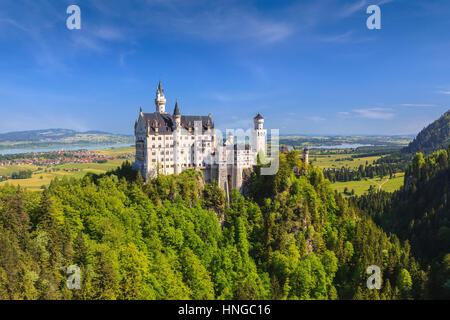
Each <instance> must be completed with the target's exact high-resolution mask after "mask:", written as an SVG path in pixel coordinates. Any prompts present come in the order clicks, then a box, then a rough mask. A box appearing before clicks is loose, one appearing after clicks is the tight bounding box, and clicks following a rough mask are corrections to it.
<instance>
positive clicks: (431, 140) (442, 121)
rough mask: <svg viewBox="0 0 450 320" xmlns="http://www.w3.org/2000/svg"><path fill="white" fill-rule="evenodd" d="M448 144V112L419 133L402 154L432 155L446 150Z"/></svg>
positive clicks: (449, 137)
mask: <svg viewBox="0 0 450 320" xmlns="http://www.w3.org/2000/svg"><path fill="white" fill-rule="evenodd" d="M449 144H450V110H449V111H447V112H446V113H444V114H443V115H442V116H441V117H440V118H439V119H437V120H436V121H434V122H433V123H431V124H430V125H428V126H427V127H426V128H425V129H423V130H422V131H420V132H419V134H418V135H417V137H416V138H415V139H414V140H413V141H412V142H411V143H410V144H409V145H408V147H406V148H404V149H403V150H402V151H403V152H404V153H416V152H422V153H426V154H429V153H432V152H434V151H437V150H440V149H446V148H447V147H448V145H449Z"/></svg>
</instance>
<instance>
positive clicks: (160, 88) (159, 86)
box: [157, 80, 164, 95]
mask: <svg viewBox="0 0 450 320" xmlns="http://www.w3.org/2000/svg"><path fill="white" fill-rule="evenodd" d="M157 92H159V93H161V94H163V95H164V89H163V87H162V85H161V80H159V84H158V91H157Z"/></svg>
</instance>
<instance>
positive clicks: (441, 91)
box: [438, 90, 450, 94]
mask: <svg viewBox="0 0 450 320" xmlns="http://www.w3.org/2000/svg"><path fill="white" fill-rule="evenodd" d="M438 93H440V94H450V90H440V91H438Z"/></svg>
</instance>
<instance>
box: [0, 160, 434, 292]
mask: <svg viewBox="0 0 450 320" xmlns="http://www.w3.org/2000/svg"><path fill="white" fill-rule="evenodd" d="M329 184H330V182H329V181H328V180H326V179H324V176H323V173H322V172H321V170H320V169H316V168H313V167H311V166H309V165H306V164H304V163H303V162H302V161H301V160H300V156H299V153H297V152H291V153H288V154H287V155H282V156H281V159H280V171H279V173H278V174H277V175H275V176H270V177H269V176H260V175H259V169H258V168H257V169H256V171H255V174H254V176H253V177H252V181H251V182H250V183H249V185H248V189H247V195H246V196H245V197H244V196H242V195H240V194H239V193H238V192H237V191H236V190H234V191H233V192H232V194H231V200H230V203H229V204H228V203H227V202H226V201H225V196H224V194H223V192H222V191H221V190H220V189H219V188H217V186H216V185H215V184H212V185H211V184H205V183H204V182H203V180H202V177H201V174H200V173H198V172H195V171H185V172H183V173H182V174H180V175H173V176H160V177H158V178H156V179H154V180H152V181H150V182H149V183H147V184H144V183H143V181H142V178H141V177H140V176H137V177H136V174H135V173H134V172H133V171H132V170H131V168H130V165H129V164H125V165H123V166H122V167H121V168H120V169H118V170H116V171H115V172H111V173H109V174H107V175H102V176H95V175H90V176H86V177H85V178H83V179H81V180H75V179H71V180H68V179H66V180H55V181H53V182H52V184H51V185H50V187H49V188H48V190H45V191H44V192H43V193H42V194H38V193H30V192H27V191H25V190H21V189H16V188H12V187H3V188H0V299H338V298H341V299H352V298H355V299H362V298H368V299H378V298H381V299H396V298H423V297H425V296H424V292H425V291H424V290H423V288H424V286H425V285H426V273H425V272H424V271H422V270H421V269H420V267H419V265H418V264H417V263H416V261H415V259H414V258H412V256H411V255H410V252H409V251H410V247H409V244H408V242H405V243H401V242H400V241H399V239H398V238H397V237H396V236H394V235H387V234H386V233H385V232H384V231H383V230H382V229H381V228H379V227H377V226H376V225H375V224H374V223H373V222H372V220H371V219H370V218H369V217H367V216H365V215H364V214H361V213H360V211H359V209H357V207H356V206H355V205H353V204H351V203H349V202H348V201H347V200H346V199H344V198H343V197H342V196H340V195H339V194H337V193H333V191H332V190H331V189H330V186H329ZM261 195H263V196H261ZM73 264H76V265H78V266H80V268H81V270H82V275H83V278H82V286H81V290H73V291H71V290H69V289H68V288H67V287H66V280H67V275H66V274H65V270H66V268H67V267H68V266H69V265H73ZM369 265H378V266H379V267H380V268H381V270H382V273H383V277H382V279H383V283H382V289H381V290H380V291H377V290H369V289H367V287H366V280H367V278H368V275H367V274H366V269H367V267H368V266H369Z"/></svg>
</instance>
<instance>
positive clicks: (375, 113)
mask: <svg viewBox="0 0 450 320" xmlns="http://www.w3.org/2000/svg"><path fill="white" fill-rule="evenodd" d="M353 111H354V112H356V113H357V114H358V115H359V116H360V117H361V118H367V119H378V120H390V119H392V118H394V117H395V114H394V113H393V112H391V109H384V108H368V109H355V110H353Z"/></svg>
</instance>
